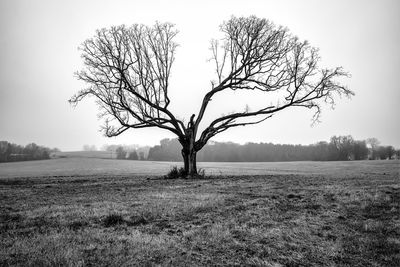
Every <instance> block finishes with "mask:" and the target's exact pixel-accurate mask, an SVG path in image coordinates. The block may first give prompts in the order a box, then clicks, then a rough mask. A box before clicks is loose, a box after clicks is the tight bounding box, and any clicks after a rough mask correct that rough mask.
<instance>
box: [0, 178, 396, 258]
mask: <svg viewBox="0 0 400 267" xmlns="http://www.w3.org/2000/svg"><path fill="white" fill-rule="evenodd" d="M0 190H1V194H0V203H1V206H0V208H1V215H0V231H1V240H2V242H1V243H0V265H1V266H14V265H23V266H55V265H63V266H146V265H147V266H149V265H150V266H151V265H164V266H206V265H208V266H215V265H229V266H232V265H251V266H346V265H347V266H400V216H399V214H400V185H399V177H397V176H393V175H385V174H371V175H366V174H363V175H359V176H353V177H346V178H344V177H341V178H335V177H332V176H330V177H324V176H321V175H308V176H301V175H263V176H231V177H227V176H224V177H222V176H218V177H209V178H207V179H201V180H200V179H199V180H182V179H176V180H163V179H161V178H157V177H127V176H115V177H111V176H109V177H97V176H82V177H75V178H73V177H53V178H35V179H30V178H19V179H17V180H15V182H14V183H13V182H12V180H10V179H0Z"/></svg>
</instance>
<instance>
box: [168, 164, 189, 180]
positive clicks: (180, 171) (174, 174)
mask: <svg viewBox="0 0 400 267" xmlns="http://www.w3.org/2000/svg"><path fill="white" fill-rule="evenodd" d="M184 177H186V174H185V169H184V168H183V167H180V168H178V167H176V166H174V167H172V168H171V170H170V171H169V172H168V173H167V174H166V175H165V176H164V178H165V179H178V178H184Z"/></svg>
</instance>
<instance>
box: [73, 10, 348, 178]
mask: <svg viewBox="0 0 400 267" xmlns="http://www.w3.org/2000/svg"><path fill="white" fill-rule="evenodd" d="M220 30H221V33H222V37H221V38H220V39H214V40H212V41H211V51H212V61H213V63H214V69H215V77H214V79H212V81H211V88H210V89H209V91H208V92H207V93H206V94H205V96H204V98H203V100H202V102H201V107H200V110H199V112H198V113H197V115H196V114H193V115H192V116H191V117H190V119H189V120H188V123H187V124H185V123H184V122H183V121H181V120H179V119H177V117H176V115H174V114H173V113H172V112H171V111H170V109H169V104H170V103H171V100H170V99H169V95H168V90H169V85H170V83H169V77H170V74H171V68H172V65H173V63H174V60H175V52H176V48H177V43H175V41H174V39H175V36H176V35H177V30H176V29H175V27H174V25H173V24H171V23H156V24H155V25H153V26H146V25H139V24H134V25H132V26H125V25H121V26H114V27H111V28H108V29H106V28H104V29H100V30H98V31H97V32H96V35H95V36H94V37H92V38H90V39H88V40H86V41H85V42H84V43H83V44H82V46H81V48H80V49H81V51H82V58H83V62H84V69H83V70H81V71H79V72H78V73H77V77H78V79H80V80H82V81H84V82H86V84H88V87H87V88H85V89H83V90H81V91H79V92H78V93H77V94H76V95H75V96H73V97H72V98H71V99H70V102H71V103H74V104H76V103H78V102H79V101H81V100H82V99H83V98H85V97H86V96H94V97H95V98H96V100H97V104H98V106H99V107H100V116H102V117H104V125H103V130H104V133H105V134H106V135H107V136H117V135H119V134H121V133H123V132H124V131H126V130H127V129H130V128H146V127H158V128H162V129H165V130H168V131H170V132H172V133H174V134H175V135H176V136H177V137H178V140H179V142H180V144H181V145H182V152H181V153H182V156H183V160H184V164H185V171H186V173H187V174H190V175H193V174H196V173H197V167H196V153H197V152H198V151H199V150H201V149H202V148H203V147H204V146H205V144H206V143H207V142H208V140H210V138H212V137H213V136H215V135H217V134H219V133H221V132H224V131H226V130H228V129H230V128H233V127H237V126H245V125H251V124H257V123H261V122H263V121H265V120H266V119H268V118H270V117H271V116H273V115H275V114H276V113H278V112H279V111H281V110H284V109H286V108H289V107H306V108H309V109H313V110H314V111H315V113H314V116H313V119H314V120H315V121H316V120H318V118H319V116H320V112H321V104H322V103H328V104H331V105H333V104H334V103H335V99H336V96H341V95H344V96H351V95H353V92H352V91H351V90H349V89H347V88H346V87H345V86H344V85H342V84H340V83H339V81H338V78H341V77H348V73H346V72H345V71H344V70H343V69H342V68H341V67H335V68H331V69H329V68H321V67H320V66H319V65H318V64H319V61H320V56H319V53H318V49H316V48H314V47H312V46H311V45H310V44H309V43H308V42H307V41H300V40H299V38H297V37H296V36H294V35H293V34H291V33H290V32H289V30H288V29H287V28H285V27H282V26H276V25H275V24H274V23H273V22H271V21H269V20H267V19H261V18H257V17H255V16H251V17H239V18H237V17H232V18H231V19H229V20H227V21H225V22H224V23H222V25H221V27H220ZM227 90H248V91H255V90H257V91H260V92H262V93H264V94H266V95H277V96H278V99H277V101H276V103H271V102H265V104H264V106H263V107H262V108H253V107H251V106H250V108H246V109H245V110H244V111H242V112H232V113H230V114H228V115H221V116H217V117H216V118H215V119H214V120H212V121H211V122H210V124H209V125H207V126H206V127H205V129H204V130H203V131H202V132H201V133H200V132H198V131H199V125H200V123H201V121H202V119H203V118H204V114H205V111H206V109H207V106H208V104H209V102H210V101H211V99H212V97H213V96H214V95H216V94H219V93H220V92H223V91H227ZM266 99H267V98H266Z"/></svg>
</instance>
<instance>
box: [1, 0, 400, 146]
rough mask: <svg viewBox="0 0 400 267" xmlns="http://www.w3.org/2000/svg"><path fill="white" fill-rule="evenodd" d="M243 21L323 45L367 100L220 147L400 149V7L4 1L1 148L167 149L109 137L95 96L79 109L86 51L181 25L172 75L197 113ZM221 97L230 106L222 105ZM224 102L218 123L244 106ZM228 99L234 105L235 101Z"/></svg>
mask: <svg viewBox="0 0 400 267" xmlns="http://www.w3.org/2000/svg"><path fill="white" fill-rule="evenodd" d="M231 15H235V16H249V15H256V16H258V17H261V18H268V19H271V20H272V21H274V22H275V23H276V24H279V25H283V26H287V27H288V28H289V29H290V30H291V32H292V33H294V34H295V35H297V36H299V37H300V39H307V40H309V41H310V43H311V44H312V45H313V46H315V47H318V48H319V49H320V55H321V57H322V66H324V67H336V66H343V67H344V68H345V70H346V71H348V72H350V73H351V75H352V77H351V78H350V79H347V81H346V84H347V85H348V87H349V88H350V89H352V90H353V91H354V92H355V93H356V96H355V97H353V98H352V99H351V100H349V99H346V98H344V99H338V101H337V103H338V104H337V106H336V108H335V110H331V109H330V108H329V107H328V106H327V107H326V108H325V109H324V110H323V113H322V118H321V121H322V122H321V123H319V124H317V125H315V126H313V127H311V126H310V124H311V116H312V113H310V112H309V111H307V110H301V109H289V110H287V111H284V112H282V113H280V114H277V115H276V116H275V117H273V118H272V119H269V120H267V121H265V122H264V123H262V124H259V125H256V126H246V127H241V128H237V129H231V130H228V131H227V132H225V133H223V134H220V135H219V136H216V137H215V138H214V139H213V140H215V141H233V142H238V143H245V142H249V141H252V142H273V143H292V144H310V143H315V142H317V141H320V140H329V138H330V137H331V136H332V135H347V134H350V135H352V136H353V137H354V138H356V139H365V138H368V137H377V138H378V139H379V140H380V141H381V143H382V144H388V145H389V144H390V145H394V146H395V147H397V148H399V147H400V119H399V114H400V113H399V111H398V105H399V100H400V86H399V81H398V77H399V75H400V52H399V47H400V1H397V0H393V1H389V0H388V1H383V0H376V1H372V0H369V1H362V0H360V1H349V0H341V1H338V0H332V1H321V0H314V1H312V0H309V1H295V0H293V1H251V0H246V1H232V0H230V1H229V0H227V1H221V0H220V1H150V0H146V1H143V0H141V1H122V0H121V1H115V0H114V1H78V0H76V1H55V0H46V1H33V0H26V1H16V0H0V140H7V141H10V142H14V143H17V144H27V143H29V142H35V143H37V144H40V145H45V146H49V147H58V148H60V149H62V150H64V151H68V150H80V149H81V148H82V146H83V145H84V144H94V145H96V146H98V147H101V146H102V145H103V144H106V143H108V144H141V145H155V144H158V142H159V140H160V139H162V138H165V137H173V135H171V134H170V133H169V132H166V131H163V130H156V129H139V130H129V131H127V132H125V133H124V134H123V135H121V136H119V137H116V138H111V139H110V138H106V137H104V136H103V135H102V133H100V132H99V127H100V125H101V123H102V122H101V121H99V120H98V118H97V108H96V106H95V104H94V101H93V99H88V100H86V101H84V102H82V103H81V104H80V105H78V107H77V108H72V107H71V106H70V105H69V103H68V102H67V100H68V99H69V98H70V97H71V96H72V95H73V94H74V93H76V92H77V91H78V90H79V89H81V88H82V87H83V86H84V84H82V83H81V82H79V81H77V80H76V79H75V78H74V74H73V73H74V72H75V71H77V70H80V69H81V67H82V65H81V59H80V53H79V51H78V50H77V47H78V46H79V45H80V44H81V43H82V42H83V41H84V40H85V39H87V38H89V37H92V36H93V35H94V32H95V30H96V29H99V28H102V27H108V26H110V25H119V24H128V25H129V24H133V23H145V24H153V23H154V22H155V21H156V20H158V21H160V22H166V21H168V22H172V23H174V24H176V27H177V29H178V30H179V31H180V33H179V35H178V38H177V40H176V41H177V42H178V43H179V44H180V46H179V47H178V50H177V54H176V62H175V65H174V66H173V70H172V81H171V99H172V102H173V103H172V104H171V105H172V109H173V111H174V113H175V114H176V115H177V116H178V117H180V118H186V120H187V119H188V118H189V117H190V115H191V114H192V113H197V111H198V109H199V106H200V103H201V99H202V97H203V95H204V93H205V92H207V90H209V89H210V80H211V79H212V78H213V77H212V76H211V72H212V69H213V67H214V66H213V65H210V63H207V59H208V58H210V55H211V54H210V51H209V50H208V48H209V41H210V39H211V38H214V37H217V35H218V27H219V25H220V24H221V23H222V22H223V21H224V20H227V19H229V18H230V16H231ZM218 101H219V102H218ZM218 101H217V99H216V100H215V102H214V99H213V103H212V105H211V107H210V110H209V112H208V115H209V117H208V119H211V117H213V116H214V117H215V116H217V115H220V114H221V113H222V112H225V111H229V110H221V109H219V106H218V104H221V105H222V106H224V107H225V109H234V108H237V109H243V108H244V107H245V105H246V104H249V105H250V106H251V103H245V102H244V101H243V99H242V98H241V97H240V96H236V97H235V95H233V96H231V97H229V102H228V104H226V102H225V103H224V97H220V98H218ZM223 103H224V104H223Z"/></svg>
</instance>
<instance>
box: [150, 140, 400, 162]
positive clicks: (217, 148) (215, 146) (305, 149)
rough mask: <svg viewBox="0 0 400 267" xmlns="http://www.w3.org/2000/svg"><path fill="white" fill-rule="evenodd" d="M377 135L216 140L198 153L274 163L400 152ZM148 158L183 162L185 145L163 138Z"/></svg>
mask: <svg viewBox="0 0 400 267" xmlns="http://www.w3.org/2000/svg"><path fill="white" fill-rule="evenodd" d="M378 143H379V141H378V140H377V139H376V138H370V139H367V140H354V139H353V137H351V136H350V135H348V136H333V137H332V138H331V139H330V142H325V141H322V142H318V143H316V144H312V145H281V144H272V143H247V144H245V145H240V144H236V143H232V142H227V143H223V142H213V143H210V144H209V145H206V146H205V147H204V148H203V149H202V150H200V151H199V152H198V154H197V160H198V161H209V162H221V161H226V162H240V161H248V162H270V161H334V160H364V159H393V158H399V157H400V151H399V150H397V151H396V150H395V149H394V147H393V146H380V145H378ZM147 159H148V160H155V161H158V160H160V161H181V160H182V156H181V145H180V143H179V141H178V140H177V139H163V140H161V141H160V145H157V146H154V147H151V148H150V150H149V155H148V158H147Z"/></svg>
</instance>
